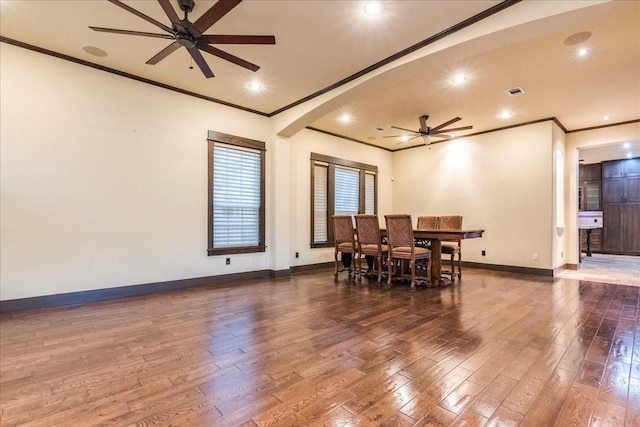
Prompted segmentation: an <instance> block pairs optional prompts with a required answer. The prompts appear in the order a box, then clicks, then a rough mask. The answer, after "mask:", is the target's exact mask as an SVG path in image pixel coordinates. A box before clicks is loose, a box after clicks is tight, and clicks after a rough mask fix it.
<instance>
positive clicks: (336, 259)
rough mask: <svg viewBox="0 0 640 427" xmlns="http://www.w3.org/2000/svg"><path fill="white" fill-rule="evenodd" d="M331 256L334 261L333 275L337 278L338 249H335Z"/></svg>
mask: <svg viewBox="0 0 640 427" xmlns="http://www.w3.org/2000/svg"><path fill="white" fill-rule="evenodd" d="M333 257H334V258H335V262H334V263H333V277H335V278H336V279H337V278H338V251H335V253H334V255H333Z"/></svg>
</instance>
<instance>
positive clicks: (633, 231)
mask: <svg viewBox="0 0 640 427" xmlns="http://www.w3.org/2000/svg"><path fill="white" fill-rule="evenodd" d="M623 214H624V217H623V224H622V228H623V230H624V251H625V252H626V253H633V254H640V203H625V205H624V212H623Z"/></svg>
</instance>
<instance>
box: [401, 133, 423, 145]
mask: <svg viewBox="0 0 640 427" xmlns="http://www.w3.org/2000/svg"><path fill="white" fill-rule="evenodd" d="M419 136H420V135H416V136H414V137H413V138H409V139H405V140H404V141H400V142H398V143H397V144H396V145H402V144H406V143H407V142H409V141H413V140H414V139H416V138H417V137H419Z"/></svg>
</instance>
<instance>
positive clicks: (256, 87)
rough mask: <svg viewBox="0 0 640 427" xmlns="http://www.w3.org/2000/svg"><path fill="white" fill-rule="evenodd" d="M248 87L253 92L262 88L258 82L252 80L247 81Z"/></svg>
mask: <svg viewBox="0 0 640 427" xmlns="http://www.w3.org/2000/svg"><path fill="white" fill-rule="evenodd" d="M248 86H249V89H251V90H252V91H254V92H259V91H261V90H262V85H261V84H260V83H259V82H256V81H253V82H251V83H249V85H248Z"/></svg>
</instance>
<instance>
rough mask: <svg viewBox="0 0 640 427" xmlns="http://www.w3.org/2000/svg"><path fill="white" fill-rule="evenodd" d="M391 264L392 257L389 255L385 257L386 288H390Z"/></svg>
mask: <svg viewBox="0 0 640 427" xmlns="http://www.w3.org/2000/svg"><path fill="white" fill-rule="evenodd" d="M392 264H393V258H392V257H391V255H389V256H388V257H387V289H389V288H391V267H392Z"/></svg>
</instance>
